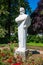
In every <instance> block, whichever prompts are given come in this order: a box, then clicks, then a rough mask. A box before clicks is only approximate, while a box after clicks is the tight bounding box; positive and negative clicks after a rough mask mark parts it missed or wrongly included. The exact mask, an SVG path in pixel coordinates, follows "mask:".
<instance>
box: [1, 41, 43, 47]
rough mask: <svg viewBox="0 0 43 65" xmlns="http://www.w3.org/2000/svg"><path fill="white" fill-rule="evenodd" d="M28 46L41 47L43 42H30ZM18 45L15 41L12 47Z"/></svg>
mask: <svg viewBox="0 0 43 65" xmlns="http://www.w3.org/2000/svg"><path fill="white" fill-rule="evenodd" d="M6 45H8V44H0V46H6ZM26 45H27V46H40V47H43V43H36V42H29V43H27V44H26ZM17 46H18V43H15V44H13V43H12V44H11V47H17Z"/></svg>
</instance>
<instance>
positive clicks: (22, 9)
mask: <svg viewBox="0 0 43 65" xmlns="http://www.w3.org/2000/svg"><path fill="white" fill-rule="evenodd" d="M24 13H25V9H24V8H23V7H20V14H21V15H22V14H24Z"/></svg>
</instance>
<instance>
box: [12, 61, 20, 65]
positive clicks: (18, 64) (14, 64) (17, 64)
mask: <svg viewBox="0 0 43 65" xmlns="http://www.w3.org/2000/svg"><path fill="white" fill-rule="evenodd" d="M11 65H21V63H20V62H19V63H13V64H11Z"/></svg>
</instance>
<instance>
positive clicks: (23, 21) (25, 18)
mask: <svg viewBox="0 0 43 65" xmlns="http://www.w3.org/2000/svg"><path fill="white" fill-rule="evenodd" d="M15 21H16V22H17V23H18V41H19V42H18V43H19V47H18V49H17V50H16V51H20V52H25V50H26V36H27V28H28V27H29V26H30V24H31V21H30V17H29V15H27V14H25V10H24V8H23V7H21V8H20V15H19V16H18V17H17V18H16V19H15Z"/></svg>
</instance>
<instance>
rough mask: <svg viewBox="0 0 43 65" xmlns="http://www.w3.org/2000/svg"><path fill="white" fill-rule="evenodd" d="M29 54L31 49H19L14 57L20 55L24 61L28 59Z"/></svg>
mask: <svg viewBox="0 0 43 65" xmlns="http://www.w3.org/2000/svg"><path fill="white" fill-rule="evenodd" d="M28 53H29V49H25V48H18V49H16V51H15V53H14V55H16V54H19V55H20V56H21V57H22V59H23V61H24V60H25V59H26V57H27V56H28Z"/></svg>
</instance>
